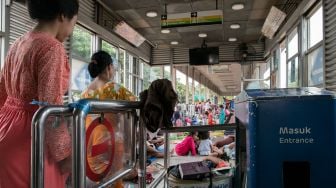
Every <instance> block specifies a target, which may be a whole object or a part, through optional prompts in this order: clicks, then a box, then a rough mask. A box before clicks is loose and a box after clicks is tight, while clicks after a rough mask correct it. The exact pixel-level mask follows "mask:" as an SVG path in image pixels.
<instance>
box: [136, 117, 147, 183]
mask: <svg viewBox="0 0 336 188" xmlns="http://www.w3.org/2000/svg"><path fill="white" fill-rule="evenodd" d="M146 137H147V135H146V127H145V125H144V124H143V123H142V122H141V121H140V126H139V167H140V169H139V171H138V177H139V179H138V180H139V181H138V182H139V187H140V188H145V187H146V159H147V153H146V151H147V139H146Z"/></svg>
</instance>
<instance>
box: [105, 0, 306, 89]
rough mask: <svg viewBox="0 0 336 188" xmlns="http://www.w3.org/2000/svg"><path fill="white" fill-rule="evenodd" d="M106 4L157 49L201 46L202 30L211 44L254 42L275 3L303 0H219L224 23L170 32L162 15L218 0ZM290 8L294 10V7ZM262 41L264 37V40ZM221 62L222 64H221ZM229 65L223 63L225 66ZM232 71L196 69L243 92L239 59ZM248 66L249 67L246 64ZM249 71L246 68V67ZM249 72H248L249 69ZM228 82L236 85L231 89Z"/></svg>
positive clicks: (281, 5)
mask: <svg viewBox="0 0 336 188" xmlns="http://www.w3.org/2000/svg"><path fill="white" fill-rule="evenodd" d="M99 1H102V2H104V3H105V4H106V5H107V7H110V9H111V10H112V11H114V12H115V13H117V14H118V15H119V16H121V17H122V18H124V20H125V21H126V22H127V23H128V24H129V25H131V26H132V27H133V28H135V29H136V30H137V31H138V32H139V33H140V34H142V35H143V36H144V37H145V38H146V39H147V40H149V41H150V42H151V43H152V44H153V46H154V47H155V48H157V49H167V48H196V47H200V46H201V44H202V42H203V39H202V38H199V37H198V34H199V33H200V32H204V33H207V35H208V37H206V38H205V41H206V44H207V45H208V46H223V45H227V44H229V45H238V44H239V43H241V42H247V43H252V42H255V41H260V39H262V38H263V37H262V35H261V28H262V26H263V23H264V20H265V18H266V16H267V14H268V12H269V10H270V8H271V6H272V5H275V6H277V7H278V8H280V9H286V7H288V6H290V7H295V6H294V5H292V4H293V3H294V4H295V3H296V4H298V3H300V2H301V1H300V0H219V1H218V4H217V8H218V9H219V10H222V11H223V23H222V24H216V25H202V26H189V27H175V28H170V31H171V32H170V33H169V34H162V33H161V26H160V21H161V19H160V17H161V14H163V13H164V12H165V4H167V13H168V14H173V13H186V12H191V11H204V10H215V9H216V0H141V1H140V0H123V1H120V0H99ZM241 2H242V3H244V5H245V7H244V9H242V10H238V11H234V10H232V9H231V7H232V5H233V4H234V3H241ZM149 10H156V11H157V12H158V16H157V17H155V18H148V17H146V12H148V11H149ZM290 10H293V9H292V8H291V9H290ZM233 23H238V24H240V28H239V29H236V30H233V29H231V28H230V25H231V24H233ZM230 37H236V38H237V40H238V41H237V42H235V43H229V42H228V38H230ZM171 41H178V42H179V44H178V45H177V46H174V45H171V44H170V42H171ZM261 41H262V40H261ZM220 66H222V65H220ZM226 66H227V65H223V68H224V67H226ZM229 67H230V69H229V71H230V72H229V73H227V72H220V71H219V72H218V71H217V72H215V73H213V72H212V73H209V72H208V67H207V66H206V67H202V66H198V67H196V69H195V72H197V74H198V73H199V72H201V73H202V74H203V75H205V76H206V77H207V78H208V79H210V80H211V81H212V82H213V83H214V84H215V85H216V86H217V87H218V88H219V89H220V90H221V92H222V94H224V93H227V94H229V93H231V94H232V93H239V92H240V87H241V86H240V84H241V83H240V82H241V81H240V79H241V78H240V76H241V75H242V72H241V69H242V68H241V66H240V64H238V63H230V66H229ZM245 69H246V68H245ZM245 72H246V71H245ZM246 73H247V72H246ZM227 86H231V87H233V86H236V87H235V89H229V88H228V87H227Z"/></svg>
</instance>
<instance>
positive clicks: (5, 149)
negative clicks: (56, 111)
mask: <svg viewBox="0 0 336 188" xmlns="http://www.w3.org/2000/svg"><path fill="white" fill-rule="evenodd" d="M26 2H27V5H28V12H29V15H30V17H31V18H32V19H34V20H36V21H37V25H36V26H35V27H34V28H33V29H32V30H31V31H29V32H28V33H26V34H25V35H23V36H21V37H20V38H18V39H17V40H16V41H15V42H14V43H13V44H12V45H11V48H10V49H9V51H8V53H7V56H6V60H5V64H4V67H3V69H2V71H1V73H0V91H1V92H0V108H1V110H0V153H1V155H0V166H1V168H0V187H15V188H25V187H30V160H29V159H30V155H31V121H32V118H33V115H34V113H35V112H36V110H37V109H38V108H39V106H38V105H36V104H35V105H34V104H31V102H32V101H33V100H34V99H35V100H38V101H40V102H43V103H38V104H50V105H61V104H63V99H62V98H63V95H64V94H65V93H66V90H67V89H68V83H69V71H70V68H69V63H68V57H67V54H66V51H65V49H64V46H63V44H62V42H64V40H65V39H66V38H67V37H68V36H70V34H71V33H72V31H73V28H74V25H75V23H76V21H77V14H78V8H79V4H78V0H27V1H26ZM48 122H49V121H48ZM51 123H55V122H51ZM45 140H46V152H45V158H44V159H45V162H44V178H45V181H44V182H45V187H48V188H54V187H55V188H62V187H65V180H66V178H67V176H68V171H69V169H68V168H66V167H68V166H67V165H66V164H69V163H68V162H69V161H70V160H71V157H70V154H71V139H70V135H69V132H68V130H67V126H66V125H65V124H62V125H59V126H56V127H55V128H52V127H51V126H47V128H46V138H45Z"/></svg>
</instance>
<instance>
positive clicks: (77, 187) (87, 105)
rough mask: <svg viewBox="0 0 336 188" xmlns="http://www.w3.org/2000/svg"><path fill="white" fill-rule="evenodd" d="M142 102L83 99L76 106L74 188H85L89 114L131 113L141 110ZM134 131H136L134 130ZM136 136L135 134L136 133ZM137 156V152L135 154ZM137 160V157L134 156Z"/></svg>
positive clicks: (73, 154) (73, 162) (73, 141)
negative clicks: (86, 125)
mask: <svg viewBox="0 0 336 188" xmlns="http://www.w3.org/2000/svg"><path fill="white" fill-rule="evenodd" d="M140 106H141V103H140V102H132V101H116V100H97V99H82V100H79V101H78V102H77V103H76V105H75V110H74V124H75V125H76V126H75V127H74V128H73V134H72V144H73V150H72V183H73V187H74V188H82V187H85V184H86V181H85V176H86V167H85V156H86V148H85V144H84V142H81V141H83V140H85V136H86V135H85V118H86V116H87V115H88V114H89V113H103V112H113V111H130V110H132V109H133V110H134V109H139V108H140ZM133 130H134V129H133ZM134 135H135V133H134ZM140 139H141V138H140ZM134 155H135V152H134ZM134 159H135V156H134Z"/></svg>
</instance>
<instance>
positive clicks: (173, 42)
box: [170, 41, 178, 45]
mask: <svg viewBox="0 0 336 188" xmlns="http://www.w3.org/2000/svg"><path fill="white" fill-rule="evenodd" d="M170 44H172V45H178V42H177V41H171V42H170Z"/></svg>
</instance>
